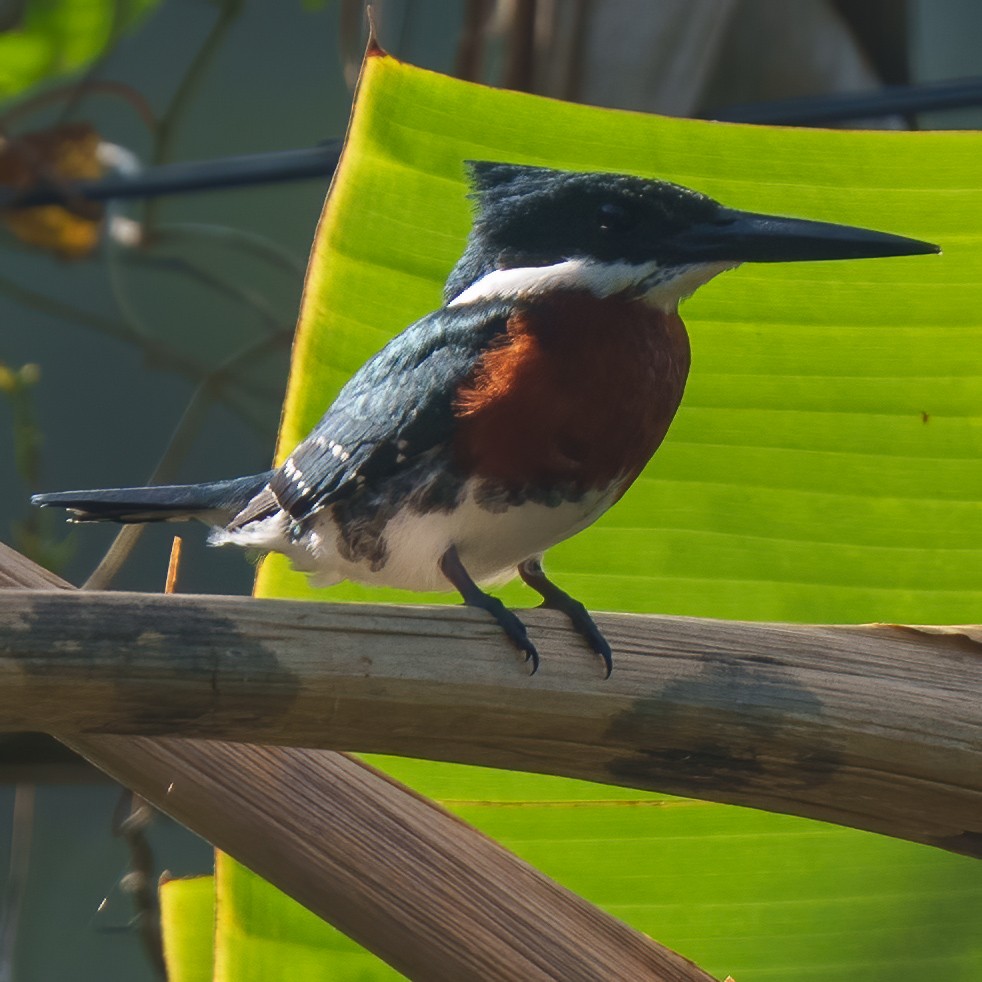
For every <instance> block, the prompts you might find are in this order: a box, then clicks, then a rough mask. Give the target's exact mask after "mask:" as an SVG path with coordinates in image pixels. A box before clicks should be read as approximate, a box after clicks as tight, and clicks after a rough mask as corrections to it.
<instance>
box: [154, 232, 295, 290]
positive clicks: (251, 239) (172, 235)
mask: <svg viewBox="0 0 982 982" xmlns="http://www.w3.org/2000/svg"><path fill="white" fill-rule="evenodd" d="M175 239H176V240H177V241H181V240H182V239H184V240H187V239H190V240H192V241H194V240H211V241H214V242H217V243H218V244H220V245H223V246H227V247H228V248H230V249H237V250H239V251H241V252H245V253H248V254H251V255H253V256H256V257H257V258H259V259H262V260H264V261H265V262H267V263H269V265H270V266H275V267H277V268H279V269H282V270H283V271H284V272H286V273H289V274H290V275H291V276H300V277H302V276H303V275H304V269H305V266H304V262H303V260H302V259H300V258H299V257H298V256H295V255H294V254H293V253H292V252H290V250H289V249H286V248H284V247H283V246H281V245H280V244H279V243H278V242H274V241H273V240H272V239H269V238H267V237H266V236H265V235H259V234H258V233H257V232H250V231H248V230H246V229H241V228H232V227H230V226H228V225H212V224H207V223H205V222H167V223H161V224H158V225H157V226H156V228H155V229H154V231H153V236H152V239H151V241H150V243H149V244H151V245H157V244H160V243H169V242H173V241H174V240H175Z"/></svg>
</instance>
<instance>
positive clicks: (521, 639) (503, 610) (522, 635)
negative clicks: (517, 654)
mask: <svg viewBox="0 0 982 982" xmlns="http://www.w3.org/2000/svg"><path fill="white" fill-rule="evenodd" d="M484 601H485V602H482V603H479V604H472V603H471V601H470V600H467V601H466V603H467V604H468V605H469V606H474V607H480V608H481V609H482V610H486V611H487V612H488V613H489V614H490V615H491V616H492V617H493V618H494V619H495V620H496V621H497V622H498V624H499V625H500V626H501V629H502V630H503V631H504V632H505V636H506V637H507V638H508V640H509V641H511V643H512V644H513V645H514V646H515V647H516V648H518V650H519V651H524V652H525V661H526V662H531V663H532V670H531V671H530V672H529V675H535V673H536V672H537V671H538V670H539V652H538V651H536V649H535V645H534V644H532V641H531V639H530V638H529V635H528V630H527V629H526V627H525V625H524V624H523V623H522V621H521V619H520V618H519V617H518V615H517V614H515V613H514V612H513V611H511V610H509V609H508V608H507V607H506V606H505V605H504V604H503V603H502V602H501V601H500V600H499V599H498V598H497V597H492V596H490V595H489V594H484Z"/></svg>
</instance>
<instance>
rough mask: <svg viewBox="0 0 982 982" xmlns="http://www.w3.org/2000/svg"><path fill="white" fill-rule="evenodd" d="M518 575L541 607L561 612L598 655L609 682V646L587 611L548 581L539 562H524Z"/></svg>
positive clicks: (610, 652)
mask: <svg viewBox="0 0 982 982" xmlns="http://www.w3.org/2000/svg"><path fill="white" fill-rule="evenodd" d="M518 574H519V576H521V578H522V579H523V580H524V581H525V582H526V583H527V584H528V585H529V586H530V587H531V588H532V589H533V590H535V592H536V593H538V594H541V596H542V603H541V604H539V606H540V607H545V608H547V609H548V610H559V611H562V613H564V614H565V615H566V616H567V617H568V618H569V621H570V623H571V624H572V625H573V628H574V629H575V630H576V632H577V633H578V634H579V635H580V637H582V638H583V640H584V641H586V643H587V644H588V645H589V646H590V648H591V649H592V650H593V652H594V654H597V655H599V656H600V658H601V659H602V661H603V663H604V678H605V679H609V678H610V673H611V671H613V668H614V656H613V652H612V651H611V649H610V643H609V642H608V641H607V639H606V638H605V637H604V636H603V633H602V632H601V630H600V628H599V627H597V624H596V622H595V621H594V619H593V618H592V617H591V616H590V612H589V611H588V610H587V609H586V607H584V606H583V604H581V603H580V601H579V600H576V599H574V598H573V597H571V596H570V595H569V594H568V593H567V592H566V591H565V590H561V589H560V588H559V587H558V586H556V584H555V583H553V582H552V580H550V579H549V578H548V577H547V576H546V574H545V572H544V571H543V569H542V564H541V562H539V560H538V559H529V560H526V561H525V562H524V563H522V564H521V565H520V566H519V567H518Z"/></svg>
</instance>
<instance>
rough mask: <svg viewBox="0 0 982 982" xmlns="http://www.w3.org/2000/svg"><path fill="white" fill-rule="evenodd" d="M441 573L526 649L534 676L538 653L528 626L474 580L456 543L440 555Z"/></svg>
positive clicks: (517, 646)
mask: <svg viewBox="0 0 982 982" xmlns="http://www.w3.org/2000/svg"><path fill="white" fill-rule="evenodd" d="M440 572H441V573H443V575H444V576H445V577H446V578H447V579H448V580H449V581H450V582H451V583H452V584H453V585H454V587H455V588H456V589H457V592H458V593H459V594H460V595H461V596H462V597H463V598H464V603H465V604H467V606H468V607H480V608H481V610H486V611H487V612H488V613H489V614H490V615H491V616H492V617H493V618H494V619H495V620H496V621H497V622H498V624H500V625H501V629H502V630H503V631H504V632H505V634H506V635H507V637H508V640H509V641H511V643H512V644H513V645H514V646H515V647H516V648H518V650H519V651H524V652H525V660H526V661H531V662H532V672H531V674H532V675H534V674H535V673H536V671H537V670H538V668H539V653H538V652H537V651H536V650H535V645H534V644H532V642H531V641H530V640H529V636H528V631H526V629H525V625H524V624H523V623H522V622H521V621H520V620H519V619H518V617H517V616H516V615H515V614H513V613H512V612H511V611H510V610H509V609H508V608H507V607H506V606H505V605H504V604H503V603H502V602H501V601H500V600H499V599H498V598H497V597H492V596H491V595H490V594H489V593H485V592H484V591H483V590H482V589H481V588H480V587H479V586H478V585H477V584H476V583H475V582H474V581H473V580H472V579H471V575H470V573H468V572H467V570H466V569H464V564H463V563H462V562H461V561H460V556H458V555H457V547H456V546H451V547H450V548H449V549H448V550H447V551H446V552H445V553H444V554H443V555H442V556H441V557H440Z"/></svg>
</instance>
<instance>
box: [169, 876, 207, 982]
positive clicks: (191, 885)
mask: <svg viewBox="0 0 982 982" xmlns="http://www.w3.org/2000/svg"><path fill="white" fill-rule="evenodd" d="M160 922H161V929H162V931H163V936H164V957H165V959H166V962H167V978H168V982H212V966H213V965H214V961H215V878H214V877H213V876H195V877H189V878H187V879H178V880H168V881H166V882H165V883H163V884H162V885H161V887H160Z"/></svg>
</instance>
